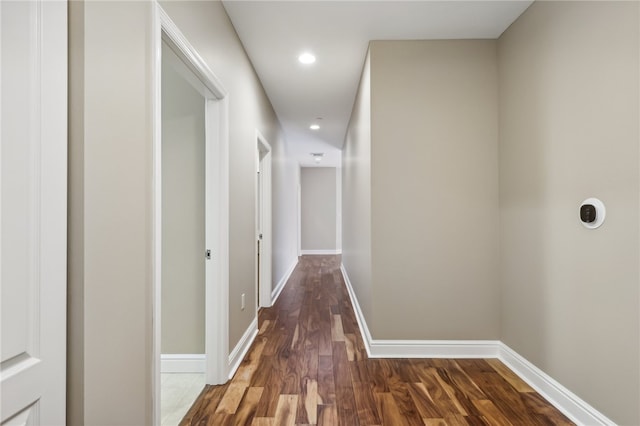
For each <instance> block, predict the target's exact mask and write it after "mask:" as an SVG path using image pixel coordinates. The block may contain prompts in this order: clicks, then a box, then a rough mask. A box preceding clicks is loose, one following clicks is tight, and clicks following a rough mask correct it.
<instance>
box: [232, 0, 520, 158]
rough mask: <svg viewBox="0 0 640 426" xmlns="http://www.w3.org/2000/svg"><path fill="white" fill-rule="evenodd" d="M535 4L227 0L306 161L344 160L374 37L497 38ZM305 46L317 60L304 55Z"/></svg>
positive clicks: (292, 147)
mask: <svg viewBox="0 0 640 426" xmlns="http://www.w3.org/2000/svg"><path fill="white" fill-rule="evenodd" d="M531 3H532V1H531V0H516V1H510V0H500V1H483V0H476V1H451V0H450V1H427V0H414V1H401V0H396V1H377V0H376V1H337V0H333V1H330V0H324V1H310V0H298V1H270V0H259V1H247V0H223V4H224V7H225V9H226V11H227V13H228V15H229V17H230V18H231V21H232V23H233V26H234V27H235V29H236V31H237V32H238V36H239V37H240V40H241V41H242V44H243V45H244V47H245V49H246V51H247V54H248V55H249V58H250V59H251V62H252V63H253V66H254V67H255V70H256V72H257V73H258V76H259V78H260V80H261V81H262V84H263V86H264V88H265V90H266V92H267V96H268V97H269V99H270V100H271V103H272V104H273V107H274V109H275V111H276V114H277V115H278V118H279V119H280V122H281V124H282V126H283V128H284V132H285V137H286V140H287V149H288V152H289V154H290V155H292V156H294V157H296V158H298V160H299V161H300V164H301V165H302V166H312V165H315V164H314V161H313V158H312V156H311V155H310V153H311V152H324V153H325V157H324V159H323V160H322V162H321V164H320V165H321V166H339V165H340V149H341V148H342V146H343V143H344V138H345V133H346V129H347V125H348V123H349V119H350V117H351V109H352V107H353V102H354V100H355V94H356V90H357V88H358V83H359V81H360V74H361V72H362V66H363V64H364V59H365V56H366V52H367V46H368V43H369V41H370V40H426V39H495V38H498V37H499V36H500V34H502V32H504V30H505V29H507V28H508V27H509V25H511V23H512V22H513V21H515V20H516V18H518V16H520V15H521V14H522V12H524V11H525V10H526V9H527V8H528V7H529V5H530V4H531ZM304 51H308V52H311V53H313V54H314V55H315V56H316V57H317V61H316V63H315V64H313V65H302V64H300V63H299V62H298V59H297V58H298V55H299V54H300V53H302V52H304ZM318 117H322V120H317V118H318ZM314 122H317V123H318V124H320V126H321V128H320V130H317V131H313V130H310V129H309V125H311V124H312V123H314Z"/></svg>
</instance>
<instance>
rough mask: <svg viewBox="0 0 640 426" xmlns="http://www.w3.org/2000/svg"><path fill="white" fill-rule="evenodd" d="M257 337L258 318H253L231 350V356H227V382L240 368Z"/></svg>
mask: <svg viewBox="0 0 640 426" xmlns="http://www.w3.org/2000/svg"><path fill="white" fill-rule="evenodd" d="M257 335H258V317H255V318H254V319H253V321H251V324H249V327H248V328H247V330H246V331H245V332H244V334H243V335H242V337H241V338H240V341H239V342H238V344H237V345H236V347H235V348H233V351H232V352H231V354H229V380H231V379H232V378H233V375H234V374H236V371H237V370H238V367H240V363H241V362H242V360H243V359H244V357H245V355H246V354H247V352H248V351H249V348H250V347H251V344H252V343H253V341H254V340H255V338H256V336H257Z"/></svg>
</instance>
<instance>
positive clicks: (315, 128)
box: [309, 124, 320, 130]
mask: <svg viewBox="0 0 640 426" xmlns="http://www.w3.org/2000/svg"><path fill="white" fill-rule="evenodd" d="M309 128H310V129H311V130H319V129H320V126H318V125H317V124H312V125H311V126H309Z"/></svg>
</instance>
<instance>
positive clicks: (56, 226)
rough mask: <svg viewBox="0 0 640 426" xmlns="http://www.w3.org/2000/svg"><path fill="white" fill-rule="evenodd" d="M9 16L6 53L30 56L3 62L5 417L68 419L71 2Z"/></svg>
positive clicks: (0, 417)
mask: <svg viewBox="0 0 640 426" xmlns="http://www.w3.org/2000/svg"><path fill="white" fill-rule="evenodd" d="M0 15H3V16H4V22H2V19H3V17H2V16H0V22H2V23H0V27H2V35H3V36H4V37H6V40H3V46H0V49H2V48H3V47H4V48H5V49H6V52H7V53H6V54H7V57H6V59H9V60H12V61H13V60H15V57H19V58H21V59H20V60H18V61H16V62H13V63H4V64H2V67H0V72H2V73H3V74H5V78H6V79H9V84H8V85H3V84H2V83H0V92H1V93H2V96H1V97H2V103H1V104H0V108H6V109H5V110H4V111H5V112H7V111H12V113H11V115H9V118H10V119H9V120H6V118H7V116H6V115H5V120H4V122H3V123H2V125H3V126H4V127H2V135H1V136H0V138H1V139H2V142H1V143H0V158H2V160H3V161H1V162H0V172H1V173H0V176H1V177H0V181H1V182H2V197H1V198H0V205H1V206H0V216H2V219H3V221H2V225H0V226H1V229H0V235H2V242H1V244H0V251H1V254H2V256H1V258H2V261H1V262H0V268H1V269H2V274H0V275H1V276H2V278H1V283H0V289H1V290H0V292H1V293H2V308H0V310H1V311H2V331H1V332H0V337H1V338H2V341H1V342H0V346H1V347H2V349H3V350H2V359H1V361H2V362H1V369H0V370H1V371H0V389H1V391H0V423H2V424H5V422H7V423H6V424H29V425H40V424H47V425H49V424H65V422H66V343H67V338H66V335H67V333H66V328H67V327H66V326H67V322H66V319H67V315H66V311H67V95H68V93H67V79H68V72H67V53H68V52H67V50H68V49H67V29H68V21H67V2H65V1H56V2H49V1H44V0H38V1H31V2H2V3H1V4H0ZM3 24H5V25H6V26H4V25H3ZM5 43H6V44H5ZM4 54H5V52H4V51H3V52H0V61H1V60H2V59H1V58H2V56H3V55H4ZM17 74H19V75H20V81H18V83H17V84H16V81H14V80H13V79H14V78H16V75H17ZM5 83H7V81H6V80H5ZM7 86H9V87H7ZM25 87H26V90H25ZM16 91H19V93H16ZM14 97H15V98H14ZM14 108H15V109H14ZM1 117H2V116H1V115H0V121H2V118H1Z"/></svg>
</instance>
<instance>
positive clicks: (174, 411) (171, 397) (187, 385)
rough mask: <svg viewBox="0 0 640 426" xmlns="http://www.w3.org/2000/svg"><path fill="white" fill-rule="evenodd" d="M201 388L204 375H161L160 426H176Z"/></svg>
mask: <svg viewBox="0 0 640 426" xmlns="http://www.w3.org/2000/svg"><path fill="white" fill-rule="evenodd" d="M203 388H204V373H162V374H161V422H162V426H177V425H178V424H179V423H180V420H182V418H183V417H184V415H185V414H187V411H189V408H191V405H192V404H193V403H194V401H195V400H196V398H197V397H198V395H200V392H201V391H202V389H203Z"/></svg>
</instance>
